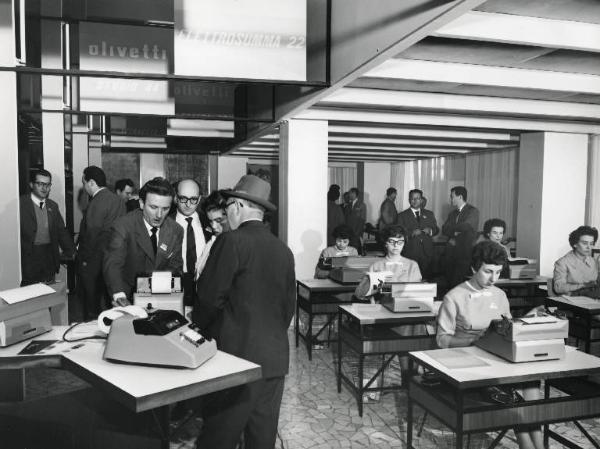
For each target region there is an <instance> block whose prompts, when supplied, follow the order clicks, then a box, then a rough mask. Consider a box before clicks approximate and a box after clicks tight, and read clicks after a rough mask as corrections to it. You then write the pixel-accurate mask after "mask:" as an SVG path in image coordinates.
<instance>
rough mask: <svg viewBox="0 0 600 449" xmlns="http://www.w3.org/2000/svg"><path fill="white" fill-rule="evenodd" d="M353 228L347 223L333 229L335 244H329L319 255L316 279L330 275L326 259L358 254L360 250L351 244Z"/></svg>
mask: <svg viewBox="0 0 600 449" xmlns="http://www.w3.org/2000/svg"><path fill="white" fill-rule="evenodd" d="M351 235H352V230H351V229H350V228H349V227H348V226H346V225H344V224H343V225H339V226H337V227H336V228H335V229H334V230H333V238H334V239H335V240H334V241H335V245H331V246H328V247H327V248H325V249H324V250H323V251H321V255H320V256H319V262H318V263H317V267H316V268H315V278H316V279H326V278H327V277H329V270H330V269H331V267H330V266H327V265H326V264H325V260H326V259H329V258H331V257H345V256H358V251H357V250H356V248H354V247H353V246H349V244H350V236H351Z"/></svg>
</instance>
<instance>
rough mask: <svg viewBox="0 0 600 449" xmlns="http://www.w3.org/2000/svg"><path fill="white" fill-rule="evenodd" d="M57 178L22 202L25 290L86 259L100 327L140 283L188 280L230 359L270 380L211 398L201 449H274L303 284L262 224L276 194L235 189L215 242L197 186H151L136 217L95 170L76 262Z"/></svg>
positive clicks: (252, 179) (212, 211)
mask: <svg viewBox="0 0 600 449" xmlns="http://www.w3.org/2000/svg"><path fill="white" fill-rule="evenodd" d="M51 179H52V176H51V174H50V173H49V172H48V171H46V170H37V171H35V172H33V173H32V175H31V182H30V189H31V193H30V194H29V195H24V196H22V197H21V198H20V207H21V256H22V264H21V265H22V279H23V282H22V285H26V284H31V283H35V282H52V281H53V280H54V276H55V274H56V272H57V271H58V269H59V266H60V259H59V248H60V249H62V251H63V254H64V256H66V257H68V258H74V257H75V255H76V259H77V271H78V276H79V279H80V286H81V287H82V289H81V290H80V292H81V293H82V296H83V299H84V304H85V306H86V314H87V315H88V318H93V317H95V316H94V315H96V316H97V314H98V313H99V312H100V309H103V308H106V307H108V304H107V303H101V302H100V301H101V299H102V297H103V293H104V292H105V289H106V291H107V293H108V296H107V297H106V298H107V300H108V301H110V302H112V303H113V304H119V305H126V304H128V303H129V300H130V299H131V295H132V293H133V291H134V290H135V280H136V277H137V276H138V275H140V274H147V273H151V272H152V271H171V272H172V273H173V274H183V280H184V282H183V285H184V298H185V302H186V303H187V304H189V305H193V311H192V316H193V320H194V322H195V323H196V324H198V325H199V326H200V328H201V329H202V331H203V333H204V334H205V335H206V336H207V337H211V338H215V339H216V341H217V345H218V347H219V349H221V350H224V351H226V352H229V353H231V354H233V355H236V356H238V357H242V358H244V359H247V360H250V361H252V362H255V363H257V364H260V365H261V367H262V373H263V378H262V379H261V380H259V381H256V382H253V383H251V384H248V385H243V386H240V387H237V388H233V389H228V390H225V391H223V392H220V393H216V394H214V395H213V396H212V397H211V398H210V400H209V401H208V402H207V407H206V409H205V411H204V427H203V432H202V434H201V435H200V437H199V440H198V443H197V444H198V447H202V448H231V449H233V448H234V447H236V445H237V443H238V441H239V439H240V435H241V434H242V433H243V434H244V440H245V444H246V447H273V446H274V445H275V438H276V433H277V424H278V419H279V409H280V403H281V399H282V395H283V385H284V378H285V375H286V374H287V372H288V364H289V345H288V339H287V329H288V327H289V324H290V322H291V318H292V315H293V311H294V304H295V299H296V283H295V270H294V258H293V255H292V253H291V251H290V249H289V248H288V247H287V246H286V245H285V244H284V243H283V242H281V241H280V240H279V239H278V238H277V237H275V236H274V235H273V234H272V233H271V231H270V230H269V229H268V228H267V227H266V226H265V225H264V223H263V220H264V214H265V211H273V210H276V207H275V205H273V204H272V203H271V202H270V201H269V196H270V190H271V187H270V184H269V183H268V182H266V181H264V180H262V179H260V178H258V177H256V176H252V175H246V176H243V177H242V178H241V179H240V181H239V182H238V184H237V185H236V186H235V187H234V188H233V189H232V190H224V191H220V192H214V193H213V194H211V195H210V196H209V201H208V205H207V206H206V207H205V210H204V212H205V213H206V218H207V219H208V220H209V222H210V226H211V228H212V231H213V232H212V234H209V235H205V232H204V231H205V229H204V228H203V227H202V224H201V220H200V215H199V211H198V205H199V202H200V187H199V185H198V184H197V182H196V181H194V180H193V179H186V180H182V181H180V182H179V183H178V184H177V185H176V188H175V189H173V187H172V186H171V184H170V183H169V182H168V181H167V180H166V179H164V178H154V179H152V180H150V181H148V182H147V183H146V184H145V185H144V186H143V187H142V188H141V189H140V192H139V208H138V209H136V210H133V211H131V212H129V213H127V214H125V203H124V201H123V200H122V199H121V198H120V197H119V196H117V195H116V194H115V193H113V192H111V191H110V190H108V189H107V187H106V176H105V174H104V172H103V171H102V170H101V169H100V168H98V167H95V166H90V167H87V168H86V169H85V170H84V172H83V177H82V182H83V186H84V189H85V191H86V192H87V193H88V195H89V196H90V199H89V205H88V206H87V208H86V210H85V214H84V217H83V220H82V223H81V230H80V236H79V243H78V249H77V251H76V249H75V245H74V243H73V239H72V236H71V235H70V234H69V232H68V231H67V230H66V228H65V225H64V220H63V218H62V216H61V214H60V212H59V210H58V206H57V205H56V203H55V202H53V201H52V200H49V199H48V195H49V193H50V187H51ZM211 197H213V201H212V202H211V201H210V198H211ZM173 201H175V204H176V209H175V211H173V210H172V203H173ZM229 229H231V232H226V231H229Z"/></svg>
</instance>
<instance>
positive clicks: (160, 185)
mask: <svg viewBox="0 0 600 449" xmlns="http://www.w3.org/2000/svg"><path fill="white" fill-rule="evenodd" d="M149 193H154V194H155V195H160V196H170V197H171V198H172V197H174V196H175V192H174V190H173V187H172V186H171V184H170V183H169V181H167V180H166V179H165V178H161V177H160V176H157V177H156V178H153V179H151V180H150V181H148V182H147V183H146V184H144V186H143V187H142V188H141V189H140V199H141V200H142V201H144V202H146V195H148V194H149Z"/></svg>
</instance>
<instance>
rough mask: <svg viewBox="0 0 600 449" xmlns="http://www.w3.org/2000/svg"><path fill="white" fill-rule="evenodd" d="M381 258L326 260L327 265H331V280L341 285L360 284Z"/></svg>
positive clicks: (351, 257)
mask: <svg viewBox="0 0 600 449" xmlns="http://www.w3.org/2000/svg"><path fill="white" fill-rule="evenodd" d="M378 260H381V257H372V256H366V257H363V256H344V257H331V258H327V259H325V264H331V271H330V272H329V278H330V279H333V280H334V281H336V282H339V283H340V284H358V283H359V282H360V281H361V279H362V278H363V276H364V275H365V273H366V272H367V271H369V268H370V267H371V265H373V264H374V263H375V262H377V261H378Z"/></svg>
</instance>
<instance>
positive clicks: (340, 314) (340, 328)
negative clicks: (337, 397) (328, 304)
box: [337, 312, 342, 393]
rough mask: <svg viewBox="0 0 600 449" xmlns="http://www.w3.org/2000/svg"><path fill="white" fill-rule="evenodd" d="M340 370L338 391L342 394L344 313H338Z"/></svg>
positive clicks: (338, 371)
mask: <svg viewBox="0 0 600 449" xmlns="http://www.w3.org/2000/svg"><path fill="white" fill-rule="evenodd" d="M337 349H338V354H337V355H338V370H337V390H338V393H341V392H342V312H338V348H337Z"/></svg>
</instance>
